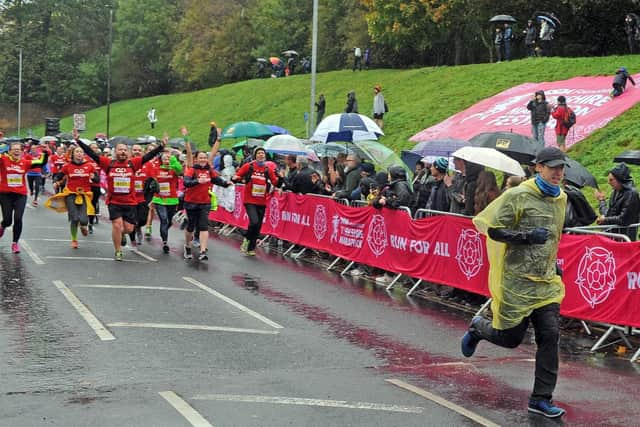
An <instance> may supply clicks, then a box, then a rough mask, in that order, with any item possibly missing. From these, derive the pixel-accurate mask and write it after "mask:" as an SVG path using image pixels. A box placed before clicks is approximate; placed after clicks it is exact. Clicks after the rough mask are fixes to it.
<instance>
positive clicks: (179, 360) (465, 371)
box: [0, 208, 640, 427]
mask: <svg viewBox="0 0 640 427" xmlns="http://www.w3.org/2000/svg"><path fill="white" fill-rule="evenodd" d="M25 221H26V227H25V232H24V235H23V252H22V253H21V254H19V255H13V254H10V253H9V250H8V239H7V236H5V237H4V238H3V239H2V240H1V241H0V275H1V276H0V290H1V302H0V357H1V358H2V360H3V366H2V369H1V370H0V383H1V384H2V390H1V392H0V425H11V426H22V425H29V426H31V425H33V426H37V425H65V426H69V425H95V426H113V425H122V426H132V425H135V426H154V427H155V426H182V425H184V426H189V425H197V426H208V425H212V426H282V425H300V426H301V425H304V426H328V425H340V426H343V425H349V426H381V427H382V426H413V425H415V426H424V425H434V426H435V425H438V426H441V425H477V423H478V422H479V423H480V424H482V423H484V424H485V425H491V423H495V424H498V425H547V424H549V425H552V424H554V423H551V424H550V423H549V422H548V421H547V420H544V419H542V418H540V417H538V416H528V415H527V413H526V411H525V402H526V398H527V395H528V392H529V388H530V385H531V383H532V372H533V362H532V360H533V352H534V347H533V346H531V345H525V346H522V347H521V348H520V349H518V350H515V351H507V350H501V349H497V348H495V347H492V346H489V345H485V344H484V343H483V344H481V345H480V346H479V349H478V353H477V357H474V358H472V359H464V358H462V357H461V356H460V354H459V338H460V336H461V335H462V334H463V332H464V330H465V328H466V323H467V322H468V320H469V319H468V318H467V317H468V316H463V315H461V314H460V313H458V312H450V311H447V310H445V309H443V308H442V307H439V306H437V305H431V304H425V303H421V302H420V301H407V300H405V299H403V298H401V297H398V296H397V295H388V294H386V293H385V292H383V291H381V290H379V289H377V288H375V286H374V285H370V284H367V285H360V286H357V285H354V284H353V283H352V282H351V281H350V279H344V278H341V277H340V276H339V275H336V274H334V273H328V272H325V271H324V270H322V269H320V268H318V267H315V266H312V265H302V264H298V263H296V262H294V261H291V260H289V259H285V258H282V257H281V256H280V255H277V254H268V253H265V252H264V251H261V250H260V251H259V253H258V256H257V257H255V258H244V257H242V256H240V253H239V250H238V246H239V242H238V241H237V240H234V239H228V238H224V239H220V238H217V237H216V238H213V239H211V241H210V249H209V251H210V254H211V256H210V260H209V261H208V262H198V261H193V262H186V261H185V260H183V259H182V257H181V250H180V249H179V248H180V244H181V239H180V236H178V234H179V233H178V231H177V230H175V229H172V230H171V233H172V235H173V236H172V241H171V246H172V248H173V252H172V253H171V254H170V255H164V254H163V253H162V250H161V246H160V244H159V243H160V242H159V241H158V240H157V239H154V241H152V242H150V243H149V242H145V244H144V245H142V246H141V247H140V248H138V250H137V251H136V252H134V251H132V250H131V248H130V247H128V248H127V249H126V252H125V254H126V258H125V259H126V261H125V262H123V263H117V262H115V261H113V260H112V256H113V248H112V246H111V243H110V241H109V240H110V239H109V236H110V225H109V224H108V223H107V222H106V221H104V222H102V223H101V224H100V225H98V226H97V227H96V232H95V234H93V235H91V236H89V237H87V238H81V240H80V249H78V250H73V249H71V248H70V242H69V241H68V239H69V237H68V227H67V223H66V216H65V215H58V214H55V213H53V212H50V211H48V210H45V209H43V208H39V209H28V210H27V213H26V216H25ZM156 228H157V224H156ZM154 231H156V232H157V230H154ZM7 234H8V235H10V231H9V233H7ZM638 385H639V382H638V375H637V372H636V371H635V369H634V368H633V367H632V366H630V364H629V363H628V362H627V361H622V360H621V361H617V360H610V359H606V360H604V361H601V362H598V361H597V359H596V358H587V359H586V360H585V359H584V358H583V357H578V358H575V359H574V358H572V357H570V356H568V355H564V356H563V360H562V364H561V373H560V381H559V386H558V390H557V394H556V400H557V401H558V402H559V403H560V404H562V405H564V406H566V407H567V408H568V414H567V416H566V419H565V420H566V422H567V424H570V425H587V424H591V425H602V424H607V425H629V424H630V423H633V421H631V420H635V419H638V417H639V416H640V407H639V406H638V405H637V404H635V399H633V396H634V393H635V392H636V391H637V389H638ZM412 387H415V388H412ZM438 398H439V399H442V401H438V403H436V400H437V399H438ZM463 409H464V410H466V411H469V412H468V413H467V412H464V410H463ZM470 417H471V418H470ZM483 420H484V421H483Z"/></svg>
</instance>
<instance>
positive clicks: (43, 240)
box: [29, 238, 113, 245]
mask: <svg viewBox="0 0 640 427" xmlns="http://www.w3.org/2000/svg"><path fill="white" fill-rule="evenodd" d="M29 240H36V241H40V242H64V243H71V239H44V238H41V239H32V238H30V239H29ZM81 242H83V243H95V244H100V245H113V242H112V241H110V240H91V239H83V240H81Z"/></svg>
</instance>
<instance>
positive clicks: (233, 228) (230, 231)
mask: <svg viewBox="0 0 640 427" xmlns="http://www.w3.org/2000/svg"><path fill="white" fill-rule="evenodd" d="M237 228H238V227H231V229H230V230H228V231H227V234H225V236H231V233H233V232H234V231H236V229H237Z"/></svg>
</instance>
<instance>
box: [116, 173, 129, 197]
mask: <svg viewBox="0 0 640 427" xmlns="http://www.w3.org/2000/svg"><path fill="white" fill-rule="evenodd" d="M130 186H131V178H128V177H121V176H114V177H113V192H114V193H118V194H127V193H129V190H130V188H129V187H130Z"/></svg>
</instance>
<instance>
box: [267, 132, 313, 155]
mask: <svg viewBox="0 0 640 427" xmlns="http://www.w3.org/2000/svg"><path fill="white" fill-rule="evenodd" d="M264 149H265V151H267V152H268V153H275V154H284V155H286V154H294V155H296V156H306V155H307V147H305V146H304V144H302V142H301V141H300V140H299V139H298V138H296V137H295V136H292V135H274V136H272V137H271V138H269V139H267V142H265V143H264Z"/></svg>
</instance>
